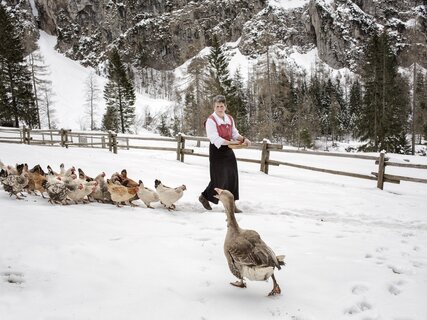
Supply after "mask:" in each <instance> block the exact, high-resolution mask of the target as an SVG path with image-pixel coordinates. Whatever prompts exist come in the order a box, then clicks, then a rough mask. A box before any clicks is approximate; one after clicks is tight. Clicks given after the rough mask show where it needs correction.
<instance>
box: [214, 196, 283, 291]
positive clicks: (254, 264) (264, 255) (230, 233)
mask: <svg viewBox="0 0 427 320" xmlns="http://www.w3.org/2000/svg"><path fill="white" fill-rule="evenodd" d="M215 191H216V192H217V194H218V195H216V196H215V197H216V198H218V199H219V200H220V201H221V202H222V204H223V205H224V208H225V212H226V215H227V235H226V237H225V241H224V254H225V257H226V258H227V262H228V266H229V268H230V271H231V273H232V274H233V275H234V276H235V277H237V278H238V279H239V281H236V282H234V283H231V284H232V285H234V286H236V287H240V288H245V287H246V284H245V282H244V278H247V279H249V280H255V281H262V280H267V279H268V278H270V277H271V278H272V279H273V290H271V292H270V293H269V294H268V295H269V296H273V295H276V294H280V293H281V290H280V287H279V284H278V283H277V281H276V278H275V277H274V268H277V269H279V270H280V269H281V267H280V266H282V265H284V264H285V263H284V261H283V260H284V257H285V256H276V254H275V253H274V252H273V250H271V249H270V247H268V246H267V245H266V244H265V242H264V241H263V240H262V239H261V237H260V235H259V234H258V232H256V231H254V230H245V229H242V228H240V227H239V225H238V223H237V220H236V217H235V216H234V212H235V205H234V196H233V194H232V193H231V192H230V191H228V190H222V189H219V188H215Z"/></svg>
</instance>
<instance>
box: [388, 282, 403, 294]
mask: <svg viewBox="0 0 427 320" xmlns="http://www.w3.org/2000/svg"><path fill="white" fill-rule="evenodd" d="M388 292H390V293H391V294H392V295H394V296H397V295H399V294H401V293H402V290H400V289H399V288H398V287H397V286H396V285H394V284H390V285H389V286H388Z"/></svg>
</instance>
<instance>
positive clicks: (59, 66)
mask: <svg viewBox="0 0 427 320" xmlns="http://www.w3.org/2000/svg"><path fill="white" fill-rule="evenodd" d="M38 45H39V47H40V53H41V54H42V56H43V58H44V60H45V64H46V65H47V66H48V68H49V71H50V75H49V79H50V80H51V81H52V88H53V93H54V96H53V102H54V106H53V107H54V109H55V110H56V114H55V118H56V122H57V126H58V128H69V129H80V130H81V129H83V128H84V127H85V128H90V125H88V116H87V114H85V109H86V107H85V104H86V96H87V94H86V92H87V85H86V84H85V83H86V81H87V79H88V76H89V74H90V73H91V72H94V69H92V68H89V67H88V68H85V67H83V66H82V65H81V64H80V63H79V62H77V61H73V60H71V59H69V58H67V57H65V56H64V55H63V54H61V53H59V52H57V51H56V50H55V49H54V47H55V45H56V37H54V36H50V35H48V34H47V33H45V32H44V31H41V30H40V39H39V40H38ZM95 81H96V84H97V86H98V88H99V89H100V91H99V93H98V96H99V98H98V100H97V104H96V109H97V110H96V121H95V122H96V123H97V124H98V126H99V125H100V123H101V120H102V116H103V114H104V112H105V100H104V98H103V89H104V85H105V84H106V83H107V79H106V78H104V77H100V76H97V75H95ZM171 107H172V102H170V101H166V100H162V99H152V98H150V97H148V96H146V95H142V94H140V93H138V92H136V102H135V111H136V114H137V116H141V115H143V114H144V112H145V110H150V111H151V112H152V114H156V113H157V112H159V111H165V110H168V109H169V108H171Z"/></svg>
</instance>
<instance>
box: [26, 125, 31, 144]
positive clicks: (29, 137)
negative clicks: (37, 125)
mask: <svg viewBox="0 0 427 320" xmlns="http://www.w3.org/2000/svg"><path fill="white" fill-rule="evenodd" d="M25 130H26V131H27V138H26V140H27V144H30V140H31V133H30V131H31V129H30V128H25Z"/></svg>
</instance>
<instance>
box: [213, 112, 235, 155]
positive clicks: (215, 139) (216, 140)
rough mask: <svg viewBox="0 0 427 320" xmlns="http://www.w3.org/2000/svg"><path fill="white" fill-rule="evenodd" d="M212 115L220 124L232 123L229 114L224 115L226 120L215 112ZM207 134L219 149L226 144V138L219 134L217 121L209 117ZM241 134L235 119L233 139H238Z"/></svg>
mask: <svg viewBox="0 0 427 320" xmlns="http://www.w3.org/2000/svg"><path fill="white" fill-rule="evenodd" d="M212 115H213V116H214V118H215V120H216V122H217V123H218V125H221V124H231V121H230V118H229V117H228V115H227V114H226V115H225V116H224V120H223V119H221V118H220V117H218V115H217V114H216V113H215V112H214V113H212ZM206 135H207V137H208V138H209V140H210V141H211V143H212V144H214V145H215V146H216V147H217V148H218V149H219V148H220V147H221V146H222V145H223V144H224V141H225V139H223V138H221V137H220V136H219V134H218V130H217V128H216V123H215V121H213V120H212V119H211V118H208V120H207V121H206ZM239 136H240V134H239V131H237V129H236V126H235V124H234V121H233V129H232V132H231V139H232V140H237V138H238V137H239Z"/></svg>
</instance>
